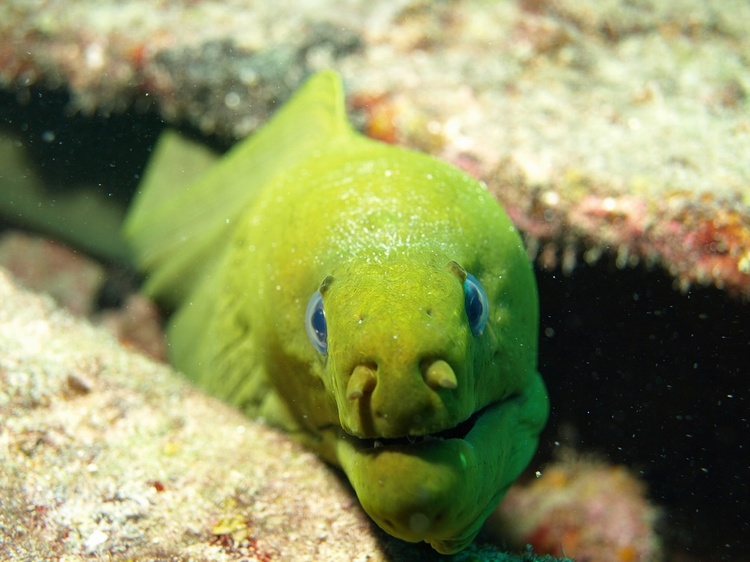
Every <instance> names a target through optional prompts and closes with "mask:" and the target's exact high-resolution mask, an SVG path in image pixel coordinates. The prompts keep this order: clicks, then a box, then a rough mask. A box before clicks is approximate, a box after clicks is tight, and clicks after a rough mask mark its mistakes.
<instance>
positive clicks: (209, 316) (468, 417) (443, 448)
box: [126, 71, 548, 553]
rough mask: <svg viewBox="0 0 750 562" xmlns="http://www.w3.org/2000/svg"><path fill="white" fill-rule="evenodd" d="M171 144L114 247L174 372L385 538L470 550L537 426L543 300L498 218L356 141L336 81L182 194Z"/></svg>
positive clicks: (318, 83)
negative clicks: (327, 472)
mask: <svg viewBox="0 0 750 562" xmlns="http://www.w3.org/2000/svg"><path fill="white" fill-rule="evenodd" d="M169 142H170V141H169V139H164V140H163V141H162V146H159V147H158V148H157V153H156V155H155V157H154V159H153V160H154V163H153V164H152V165H151V167H150V169H149V171H148V172H147V175H146V178H145V179H144V184H143V189H142V191H141V192H140V193H139V195H138V198H137V199H136V201H135V202H134V204H133V207H132V208H131V212H130V214H129V218H128V222H127V224H126V234H127V236H128V237H129V239H130V241H131V244H132V248H133V250H134V253H135V255H136V257H137V260H138V261H139V264H140V266H141V267H142V268H143V269H144V270H145V271H146V272H147V273H148V275H149V280H148V284H147V290H148V291H149V292H150V293H151V294H152V295H153V296H154V297H155V298H157V299H158V300H161V301H163V302H164V303H166V305H167V306H171V307H173V308H174V309H175V313H174V315H173V317H172V320H171V325H170V327H169V331H168V338H169V343H170V349H171V360H172V361H173V363H174V365H175V366H176V367H178V368H179V369H180V370H182V371H183V372H184V373H186V374H187V375H188V376H189V377H190V378H191V379H192V380H194V381H195V382H196V383H197V384H198V385H200V386H201V387H203V388H205V389H207V390H208V391H210V392H212V393H214V394H216V395H217V396H220V397H222V398H224V399H226V400H228V401H229V402H231V403H233V404H235V405H237V406H238V407H239V408H241V409H242V410H243V411H245V412H246V413H247V414H248V415H250V416H253V417H255V418H262V419H264V420H266V421H267V422H268V423H271V424H274V425H276V426H278V427H281V428H283V429H285V430H286V431H288V432H290V433H291V434H292V435H294V436H295V437H296V438H297V439H299V440H301V441H302V442H304V443H305V444H306V445H307V446H309V447H311V448H312V449H314V450H316V451H317V452H318V453H319V454H320V455H321V456H322V457H323V458H325V459H326V460H327V461H329V462H331V463H333V464H335V465H338V466H340V467H341V468H342V469H343V471H344V472H345V473H346V475H347V477H348V478H349V480H350V482H351V484H352V486H353V488H354V490H355V492H356V494H357V496H358V497H359V500H360V502H361V504H362V506H363V508H364V509H365V511H366V512H367V513H368V514H369V515H370V516H371V517H372V519H373V520H374V521H375V522H376V523H377V524H378V525H379V526H380V527H381V528H383V529H384V530H385V531H387V532H388V533H390V534H392V535H394V536H396V537H399V538H401V539H403V540H406V541H414V542H416V541H426V542H428V543H430V544H431V545H432V546H433V547H434V548H435V549H436V550H438V551H440V552H442V553H451V552H456V551H458V550H461V549H462V548H464V547H465V546H467V545H468V544H469V543H470V542H471V541H472V539H473V538H474V537H475V536H476V534H477V533H478V531H479V529H480V527H481V525H482V523H483V522H484V520H485V519H486V518H487V516H488V515H489V514H490V513H491V512H492V511H493V510H494V508H495V506H496V505H497V503H498V501H499V500H500V499H501V498H502V496H503V494H504V493H505V491H506V490H507V488H508V487H509V486H510V484H511V483H512V482H513V481H514V480H515V479H516V478H517V477H518V475H519V474H520V473H521V471H522V470H523V469H524V468H525V467H526V466H527V464H528V463H529V461H530V459H531V457H532V455H533V454H534V452H535V451H536V448H537V443H538V435H539V433H540V431H541V429H542V428H543V426H544V424H545V422H546V419H547V415H548V399H547V394H546V390H545V387H544V384H543V382H542V379H541V377H540V375H539V373H538V372H537V331H538V299H537V293H536V285H535V282H534V277H533V272H532V270H531V267H530V264H529V262H528V259H527V257H526V254H525V251H524V248H523V245H522V242H521V239H520V237H519V235H518V233H517V231H516V229H515V228H514V226H513V225H512V224H511V222H510V220H509V219H508V217H507V215H506V214H505V212H504V211H503V209H502V208H501V207H500V205H499V204H498V203H497V201H495V199H494V198H493V197H491V196H490V195H489V193H488V192H487V191H486V189H485V188H484V187H483V186H482V185H480V184H479V183H478V182H477V181H475V180H473V179H472V178H470V177H468V176H467V175H466V174H465V173H463V172H461V171H460V170H458V169H456V168H454V167H453V166H451V165H449V164H447V163H445V162H442V161H439V160H437V159H435V158H433V157H430V156H428V155H425V154H421V153H418V152H414V151H411V150H407V149H404V148H400V147H396V146H391V145H386V144H383V143H380V142H376V141H373V140H370V139H368V138H366V137H364V136H362V135H360V134H359V133H357V132H356V131H355V130H354V129H353V128H352V127H351V126H350V125H349V122H348V120H347V116H346V112H345V108H344V96H343V92H342V87H341V82H340V79H339V77H338V76H337V75H336V74H335V73H333V72H330V71H324V72H321V73H318V74H316V75H314V76H313V77H312V78H310V79H309V80H308V82H307V83H306V84H305V85H304V86H303V87H302V88H301V89H300V91H299V92H298V93H297V94H296V95H295V96H294V97H293V99H291V100H290V101H289V102H288V103H287V104H286V105H285V106H284V107H283V108H282V109H281V110H280V111H279V112H278V114H277V115H276V116H275V117H274V118H273V119H272V120H271V122H269V124H267V125H266V126H265V127H264V128H263V129H262V130H261V131H259V132H258V133H256V134H254V135H252V136H251V137H249V138H248V139H246V140H244V141H242V142H241V143H239V144H238V145H237V146H236V147H235V148H233V149H232V150H231V151H230V152H229V153H227V154H226V155H225V156H224V157H222V158H221V159H220V160H219V162H218V163H217V164H215V165H213V166H212V167H211V168H209V169H208V170H207V171H206V172H205V173H203V174H202V175H200V177H199V178H198V179H196V180H195V181H193V182H192V183H190V184H189V185H188V186H187V187H185V186H183V185H176V183H179V182H175V180H174V178H173V176H171V177H170V176H169V174H165V173H164V172H162V171H160V170H159V168H158V164H159V160H160V156H159V155H160V153H163V152H165V151H168V150H169V147H168V144H169ZM185 165H186V166H191V165H192V164H191V163H186V164H185Z"/></svg>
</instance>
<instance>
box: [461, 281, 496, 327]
mask: <svg viewBox="0 0 750 562" xmlns="http://www.w3.org/2000/svg"><path fill="white" fill-rule="evenodd" d="M464 308H465V309H466V317H467V318H468V319H469V327H471V333H472V334H474V335H475V336H481V335H482V332H483V331H484V327H485V326H486V325H487V318H488V317H489V315H490V302H489V300H488V299H487V293H485V292H484V288H483V287H482V285H481V283H479V280H478V279H477V278H476V277H474V276H473V275H472V274H471V273H468V274H467V275H466V280H465V281H464Z"/></svg>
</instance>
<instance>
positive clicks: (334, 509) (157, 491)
mask: <svg viewBox="0 0 750 562" xmlns="http://www.w3.org/2000/svg"><path fill="white" fill-rule="evenodd" d="M0 465H2V467H3V469H2V471H0V504H1V505H2V510H0V559H3V560H11V559H12V560H31V559H33V560H79V559H84V558H88V557H91V556H93V557H97V558H106V559H109V560H153V559H159V560H167V559H168V560H219V561H220V560H238V559H253V560H263V561H272V560H295V561H297V560H300V561H303V560H329V561H336V560H341V561H344V560H346V561H349V560H369V561H387V560H415V561H427V560H433V559H435V554H434V553H433V552H432V550H431V549H430V548H429V547H428V546H426V545H411V544H407V543H403V542H400V541H398V540H395V539H392V538H391V537H388V536H387V535H385V534H384V533H382V532H381V531H379V530H378V529H376V528H375V526H374V525H373V524H372V523H371V522H370V521H369V519H368V518H367V517H366V515H365V514H364V512H363V511H362V510H361V509H360V507H359V505H358V503H357V500H356V498H355V497H354V495H353V494H352V493H351V491H350V490H349V489H348V487H347V485H346V484H345V482H344V480H343V479H340V478H338V477H337V475H336V473H335V472H334V471H333V470H331V469H330V468H328V467H326V466H325V465H324V464H323V463H322V462H321V461H320V460H319V459H318V458H317V456H315V455H314V454H313V453H311V452H308V451H306V450H304V449H303V448H302V447H301V446H300V445H298V444H295V443H293V442H292V441H291V440H289V439H288V438H287V437H286V436H284V435H282V434H281V433H279V432H277V431H274V430H271V429H269V428H266V427H264V426H262V425H260V424H257V423H254V422H252V421H250V420H248V419H246V418H244V417H243V416H242V415H240V414H239V412H237V411H235V410H233V409H231V408H230V407H228V406H226V405H225V404H223V403H221V402H219V401H217V400H214V399H212V398H209V397H207V396H205V395H203V394H201V393H200V392H198V391H197V390H194V389H192V388H191V387H190V386H189V385H188V383H187V382H186V381H184V380H183V379H182V378H181V377H180V376H179V375H177V374H175V373H174V372H173V371H171V370H170V369H169V368H168V367H167V366H165V365H163V364H160V363H156V362H154V361H151V360H149V359H147V358H146V357H144V356H142V355H139V354H136V353H133V352H130V351H128V350H127V349H126V348H124V347H122V346H120V345H119V344H118V343H117V342H116V341H115V340H114V339H113V338H112V337H111V336H109V335H108V334H107V333H106V332H105V331H104V330H102V329H99V328H95V327H93V326H92V325H90V324H89V323H87V322H86V321H84V320H81V319H77V318H75V317H73V316H72V315H71V314H70V313H69V312H65V311H63V310H61V309H58V308H56V307H55V305H53V303H52V301H51V300H50V299H49V298H47V297H40V296H38V295H34V294H32V293H29V292H27V291H25V290H23V289H21V288H20V287H19V286H17V285H16V284H15V283H14V282H13V281H12V280H11V278H10V277H9V276H8V275H7V274H6V273H5V272H2V271H0ZM441 559H446V560H455V561H456V562H460V561H464V560H466V561H468V560H474V561H479V560H495V561H498V562H522V561H527V562H531V561H533V560H548V561H552V560H554V559H552V558H546V557H540V558H534V557H533V556H531V555H524V556H515V555H509V554H508V555H506V554H504V553H502V552H501V551H500V550H498V549H497V548H495V547H487V546H486V547H479V546H473V547H471V548H469V549H468V550H466V551H464V552H463V553H460V554H458V555H456V556H454V557H452V558H450V557H448V558H444V557H441Z"/></svg>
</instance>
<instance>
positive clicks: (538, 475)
mask: <svg viewBox="0 0 750 562" xmlns="http://www.w3.org/2000/svg"><path fill="white" fill-rule="evenodd" d="M534 476H536V477H537V478H541V477H542V471H541V470H537V471H536V472H535V473H534Z"/></svg>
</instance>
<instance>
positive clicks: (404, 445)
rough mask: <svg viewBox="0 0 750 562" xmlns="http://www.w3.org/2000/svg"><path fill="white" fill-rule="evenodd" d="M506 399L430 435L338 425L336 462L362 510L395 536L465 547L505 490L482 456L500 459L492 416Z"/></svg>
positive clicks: (501, 442)
mask: <svg viewBox="0 0 750 562" xmlns="http://www.w3.org/2000/svg"><path fill="white" fill-rule="evenodd" d="M513 398H515V397H513ZM513 398H506V399H504V400H500V401H498V402H493V403H491V404H489V405H487V406H485V407H484V408H482V409H480V410H478V411H476V412H475V413H474V414H472V415H471V416H470V417H469V418H468V419H467V420H465V421H463V422H461V423H459V424H458V425H456V426H455V427H453V428H450V429H448V430H444V431H442V432H440V433H437V434H432V435H425V436H419V437H398V438H389V439H362V438H358V437H355V436H352V435H349V434H347V433H345V432H344V431H343V429H340V430H339V431H340V432H339V434H338V446H337V457H338V461H339V463H340V464H341V467H342V468H343V469H344V472H345V473H346V475H347V477H348V478H349V481H350V483H351V484H352V486H353V488H354V490H355V492H356V494H357V496H358V498H359V500H360V503H361V505H362V507H363V508H364V510H365V511H366V512H367V514H368V515H369V516H370V517H371V518H372V519H373V520H374V521H375V523H377V525H378V526H379V527H381V528H382V529H383V530H385V531H386V532H387V533H389V534H390V535H393V536H395V537H397V538H400V539H402V540H405V541H408V542H420V541H425V542H428V543H430V544H431V545H432V546H433V548H435V549H436V550H437V551H439V552H441V553H444V554H448V553H453V552H457V551H458V550H461V549H462V548H464V547H466V546H467V545H468V544H469V543H470V542H471V541H472V540H473V539H474V537H475V536H476V534H477V533H478V532H479V529H480V528H481V525H482V523H483V522H484V520H485V519H486V517H487V516H488V515H489V513H490V512H491V511H492V510H493V509H494V507H495V506H496V504H497V502H498V501H499V499H500V497H502V495H503V494H504V492H505V489H504V488H505V487H504V486H502V487H498V486H497V479H498V474H496V469H490V468H489V466H490V465H489V464H488V462H487V461H488V459H489V458H493V459H496V461H492V463H491V464H495V462H500V465H502V464H503V461H502V458H503V457H505V452H503V451H507V449H508V448H507V445H508V443H507V440H506V439H504V438H503V435H504V433H503V428H502V427H500V426H498V421H499V420H500V419H501V418H507V415H506V413H505V412H506V408H507V407H509V406H510V405H511V404H512V403H513V402H515V400H513ZM510 407H512V406H510ZM502 423H503V422H500V424H501V425H502ZM494 441H497V442H494ZM496 468H497V467H496Z"/></svg>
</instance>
